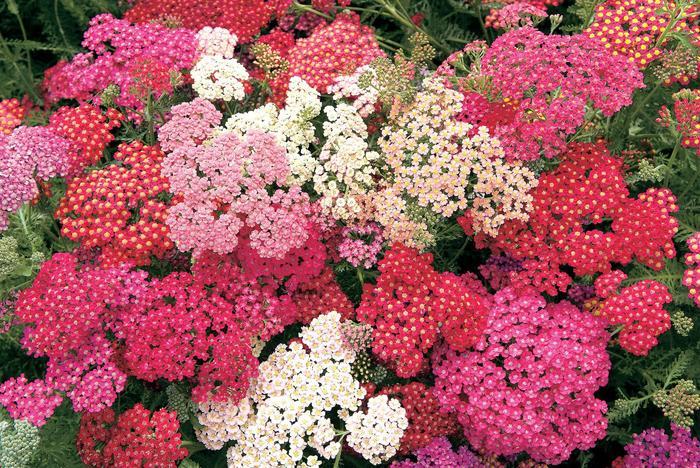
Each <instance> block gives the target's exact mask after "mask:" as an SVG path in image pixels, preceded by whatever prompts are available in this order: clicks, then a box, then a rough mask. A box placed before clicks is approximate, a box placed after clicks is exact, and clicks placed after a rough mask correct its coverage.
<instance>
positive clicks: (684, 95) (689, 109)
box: [657, 89, 700, 154]
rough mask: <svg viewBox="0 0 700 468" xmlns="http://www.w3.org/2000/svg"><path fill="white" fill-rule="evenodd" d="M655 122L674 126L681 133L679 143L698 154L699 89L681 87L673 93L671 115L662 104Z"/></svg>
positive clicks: (699, 124)
mask: <svg viewBox="0 0 700 468" xmlns="http://www.w3.org/2000/svg"><path fill="white" fill-rule="evenodd" d="M657 122H658V123H659V124H661V125H663V126H664V127H671V126H674V127H675V129H676V131H677V132H678V133H679V134H680V135H681V138H682V139H681V145H683V146H684V147H686V148H694V149H695V152H696V153H699V154H700V90H697V89H694V90H691V89H682V90H680V91H678V92H677V93H675V94H674V95H673V116H672V115H671V111H670V110H669V109H668V107H666V106H662V107H661V109H660V110H659V118H658V119H657ZM674 124H675V125H674Z"/></svg>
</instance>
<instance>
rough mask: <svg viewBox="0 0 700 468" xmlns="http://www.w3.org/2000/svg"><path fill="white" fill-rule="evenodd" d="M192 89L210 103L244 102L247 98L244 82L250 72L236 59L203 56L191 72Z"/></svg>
mask: <svg viewBox="0 0 700 468" xmlns="http://www.w3.org/2000/svg"><path fill="white" fill-rule="evenodd" d="M190 73H191V75H192V80H193V81H194V84H193V85H192V87H193V88H194V91H195V92H196V93H197V96H199V97H201V98H204V99H208V100H210V101H216V100H219V99H221V100H223V101H231V100H234V99H235V100H236V101H242V100H243V98H244V97H245V87H244V86H243V82H244V81H246V80H247V79H248V78H249V75H248V71H247V70H246V69H245V67H244V66H243V65H242V64H241V63H240V62H239V61H238V60H236V59H233V58H224V57H222V56H219V55H203V56H201V57H200V58H199V59H198V60H197V63H196V64H195V65H194V67H193V68H192V70H191V72H190Z"/></svg>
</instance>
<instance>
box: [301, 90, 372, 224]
mask: <svg viewBox="0 0 700 468" xmlns="http://www.w3.org/2000/svg"><path fill="white" fill-rule="evenodd" d="M325 114H326V117H327V121H326V122H324V123H323V135H324V137H325V138H326V143H325V144H324V145H323V148H321V153H320V154H319V157H318V159H319V164H318V165H317V166H316V171H315V173H314V176H313V182H314V190H315V191H316V192H317V193H318V194H320V195H321V201H320V204H321V206H322V207H323V208H324V209H325V210H327V212H329V214H330V215H331V216H332V217H333V218H334V219H337V220H342V221H345V222H352V221H353V220H355V219H356V218H357V216H358V215H359V213H360V212H361V211H362V206H361V203H360V202H359V201H358V197H363V196H365V195H366V194H367V192H368V191H370V190H371V189H372V188H373V187H374V178H375V176H376V174H377V169H376V167H374V163H375V162H376V161H377V160H378V159H379V158H380V155H379V153H377V152H376V151H370V150H369V145H368V144H367V136H368V135H367V126H366V125H365V123H364V122H363V121H362V118H361V117H360V115H359V114H358V113H357V111H356V110H355V108H354V107H352V106H350V105H348V104H343V103H340V104H338V105H337V106H336V107H331V106H328V107H326V108H325Z"/></svg>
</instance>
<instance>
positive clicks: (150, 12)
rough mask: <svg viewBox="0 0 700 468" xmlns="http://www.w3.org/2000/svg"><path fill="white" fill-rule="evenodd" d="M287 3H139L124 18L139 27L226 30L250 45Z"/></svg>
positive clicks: (163, 0)
mask: <svg viewBox="0 0 700 468" xmlns="http://www.w3.org/2000/svg"><path fill="white" fill-rule="evenodd" d="M290 3H291V2H290V1H285V0H276V1H270V0H194V1H193V2H188V3H183V2H181V1H179V0H137V1H136V2H134V6H133V7H132V8H130V9H129V10H128V11H127V12H126V14H125V15H124V17H125V19H127V20H129V21H133V22H135V23H142V24H148V23H151V22H153V21H156V22H170V23H174V24H177V25H182V26H183V27H185V28H188V29H190V30H195V31H197V30H200V29H202V28H205V27H211V28H216V27H219V28H225V29H227V30H229V31H231V32H232V33H233V34H235V35H236V36H237V37H238V38H239V40H240V42H241V43H242V44H246V43H248V42H250V41H251V39H252V38H253V37H254V36H256V35H257V34H258V33H259V32H260V30H261V29H262V28H263V27H264V26H265V25H267V23H268V22H269V21H270V20H271V19H272V17H273V15H278V16H279V15H282V14H283V13H284V12H285V11H286V10H287V8H288V7H289V5H290Z"/></svg>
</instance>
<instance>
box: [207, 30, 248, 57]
mask: <svg viewBox="0 0 700 468" xmlns="http://www.w3.org/2000/svg"><path fill="white" fill-rule="evenodd" d="M236 44H238V37H237V36H236V35H235V34H234V33H232V32H231V31H229V30H228V29H226V28H219V27H215V28H212V27H211V26H205V27H203V28H202V29H200V30H199V31H198V32H197V50H198V51H199V52H200V53H201V54H202V55H218V56H219V57H223V58H225V59H230V58H233V54H234V52H235V50H236Z"/></svg>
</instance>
